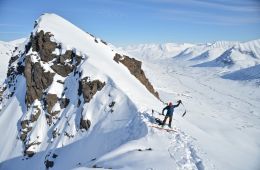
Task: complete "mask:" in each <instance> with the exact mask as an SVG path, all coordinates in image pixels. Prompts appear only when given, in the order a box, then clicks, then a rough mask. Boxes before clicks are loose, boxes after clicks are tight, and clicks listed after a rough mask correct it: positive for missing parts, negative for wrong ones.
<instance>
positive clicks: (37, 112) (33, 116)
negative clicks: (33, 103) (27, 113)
mask: <svg viewBox="0 0 260 170" xmlns="http://www.w3.org/2000/svg"><path fill="white" fill-rule="evenodd" d="M34 113H35V114H32V115H31V122H35V121H36V120H37V119H38V118H39V116H40V114H41V110H40V109H39V108H37V109H36V111H35V112H34Z"/></svg>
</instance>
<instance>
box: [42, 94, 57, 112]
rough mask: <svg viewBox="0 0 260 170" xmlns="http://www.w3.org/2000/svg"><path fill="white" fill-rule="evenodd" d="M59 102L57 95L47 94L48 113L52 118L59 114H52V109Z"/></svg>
mask: <svg viewBox="0 0 260 170" xmlns="http://www.w3.org/2000/svg"><path fill="white" fill-rule="evenodd" d="M57 102H58V97H57V95H56V94H47V96H46V97H45V106H46V109H47V112H48V113H49V114H51V115H52V116H54V115H56V114H57V112H52V108H53V106H54V105H55V104H56V103H57Z"/></svg>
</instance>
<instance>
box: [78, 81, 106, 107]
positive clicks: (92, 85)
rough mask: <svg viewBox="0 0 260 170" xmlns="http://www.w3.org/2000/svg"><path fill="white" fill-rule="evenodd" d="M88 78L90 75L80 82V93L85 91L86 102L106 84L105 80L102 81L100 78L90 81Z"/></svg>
mask: <svg viewBox="0 0 260 170" xmlns="http://www.w3.org/2000/svg"><path fill="white" fill-rule="evenodd" d="M88 79H89V77H85V78H83V79H81V80H80V82H79V90H78V94H79V95H81V94H82V93H83V98H84V102H85V103H88V102H90V100H91V99H92V97H93V96H94V95H95V94H96V92H97V91H100V90H101V89H102V88H103V87H104V86H105V82H104V83H102V82H101V81H99V80H93V81H89V80H88Z"/></svg>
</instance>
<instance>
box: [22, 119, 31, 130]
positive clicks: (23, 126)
mask: <svg viewBox="0 0 260 170" xmlns="http://www.w3.org/2000/svg"><path fill="white" fill-rule="evenodd" d="M28 125H29V120H23V121H21V126H22V129H25V128H26V127H27V126H28Z"/></svg>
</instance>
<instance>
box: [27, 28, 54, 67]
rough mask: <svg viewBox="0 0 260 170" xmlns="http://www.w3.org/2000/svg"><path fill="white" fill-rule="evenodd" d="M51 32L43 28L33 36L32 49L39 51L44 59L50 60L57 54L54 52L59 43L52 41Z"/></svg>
mask: <svg viewBox="0 0 260 170" xmlns="http://www.w3.org/2000/svg"><path fill="white" fill-rule="evenodd" d="M51 36H52V35H51V34H50V33H48V32H47V33H44V32H43V31H42V30H41V31H40V32H38V33H37V34H36V35H35V36H34V37H32V36H31V46H32V51H36V52H38V54H39V56H40V58H41V60H42V61H45V62H48V61H51V60H53V59H54V58H55V57H56V55H55V54H52V52H53V51H54V50H55V48H56V47H57V43H55V42H52V41H51V40H50V38H51Z"/></svg>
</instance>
